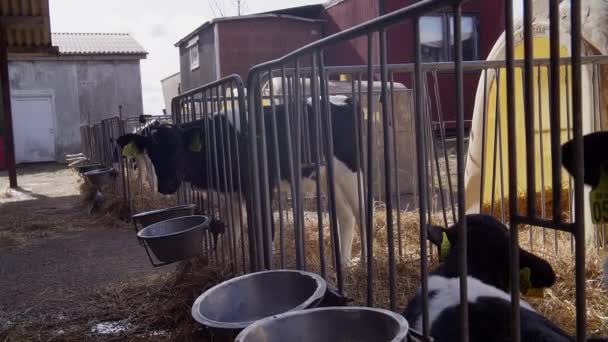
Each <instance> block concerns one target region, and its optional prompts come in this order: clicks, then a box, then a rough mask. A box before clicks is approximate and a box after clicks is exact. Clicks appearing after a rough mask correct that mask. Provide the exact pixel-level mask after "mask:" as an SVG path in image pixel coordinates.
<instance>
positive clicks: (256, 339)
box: [235, 307, 409, 342]
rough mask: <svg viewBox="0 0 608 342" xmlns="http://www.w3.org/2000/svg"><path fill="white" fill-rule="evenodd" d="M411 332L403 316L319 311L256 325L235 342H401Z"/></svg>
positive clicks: (351, 309) (356, 310) (367, 311)
mask: <svg viewBox="0 0 608 342" xmlns="http://www.w3.org/2000/svg"><path fill="white" fill-rule="evenodd" d="M408 329H409V326H408V323H407V321H406V320H405V318H403V316H401V315H399V314H396V313H394V312H391V311H387V310H382V309H374V308H365V307H342V308H319V309H311V310H304V311H297V312H289V313H286V314H282V315H278V316H275V317H269V318H266V319H263V320H260V321H258V322H255V323H253V324H252V325H250V326H249V327H247V328H246V329H245V330H243V331H242V332H241V333H240V334H239V335H238V336H237V338H236V340H235V342H283V341H290V342H300V341H302V342H303V341H306V342H350V341H357V342H402V341H405V340H406V337H407V332H408Z"/></svg>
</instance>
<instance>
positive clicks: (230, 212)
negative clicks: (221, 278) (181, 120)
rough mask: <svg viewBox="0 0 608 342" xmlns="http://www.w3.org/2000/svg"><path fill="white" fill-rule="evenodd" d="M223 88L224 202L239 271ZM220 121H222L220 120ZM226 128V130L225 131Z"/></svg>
mask: <svg viewBox="0 0 608 342" xmlns="http://www.w3.org/2000/svg"><path fill="white" fill-rule="evenodd" d="M221 90H222V96H221V98H220V99H218V100H220V101H222V103H221V104H222V105H223V110H220V112H219V113H218V115H221V116H223V117H224V126H223V127H220V141H221V147H222V151H223V152H224V153H223V156H222V162H223V165H222V167H223V172H224V189H225V190H226V191H225V192H224V203H225V205H226V210H227V213H226V219H227V221H228V243H229V247H230V248H229V250H230V254H231V258H232V260H230V267H231V268H232V270H233V271H234V272H236V271H237V268H238V262H237V256H236V234H235V233H234V228H235V224H234V208H233V204H234V202H233V201H232V193H233V192H234V187H233V185H232V161H231V159H232V153H231V150H230V133H229V132H230V125H229V122H228V121H229V120H230V119H229V117H228V100H227V99H226V93H227V92H226V84H225V83H224V84H222V86H221ZM219 91H220V88H219V87H218V92H219ZM193 119H196V115H195V113H193ZM220 122H222V121H221V120H220ZM224 130H225V132H224Z"/></svg>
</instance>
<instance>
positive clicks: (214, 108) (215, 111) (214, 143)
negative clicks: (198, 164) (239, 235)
mask: <svg viewBox="0 0 608 342" xmlns="http://www.w3.org/2000/svg"><path fill="white" fill-rule="evenodd" d="M215 90H216V92H215V96H214V95H213V89H211V96H212V100H211V144H210V145H209V146H210V148H211V150H212V151H213V177H214V178H215V190H216V202H215V203H216V204H217V211H218V219H219V220H220V221H223V220H222V219H223V216H222V205H221V202H222V201H221V198H220V192H221V185H220V184H221V183H220V171H219V167H220V166H219V160H218V158H222V156H219V155H218V154H219V153H218V152H219V151H220V150H219V148H221V147H220V146H218V140H219V137H218V136H217V134H216V132H215V127H216V125H215V121H216V120H218V119H220V116H219V115H220V113H219V107H220V106H219V102H218V100H217V97H218V96H219V90H218V89H217V88H216V89H215ZM218 125H220V124H219V123H218ZM220 127H221V125H220ZM220 246H221V247H222V253H221V256H222V264H224V263H225V261H226V253H225V252H226V251H225V248H224V247H225V246H224V239H223V236H222V239H221V243H220Z"/></svg>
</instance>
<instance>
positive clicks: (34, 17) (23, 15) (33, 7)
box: [0, 0, 56, 53]
mask: <svg viewBox="0 0 608 342" xmlns="http://www.w3.org/2000/svg"><path fill="white" fill-rule="evenodd" d="M0 20H1V21H3V24H4V26H5V31H4V34H5V39H6V44H7V45H8V50H9V53H10V52H17V53H20V52H21V53H24V52H39V53H47V52H50V53H56V51H55V49H53V48H52V47H51V34H50V32H51V28H50V19H49V3H48V0H29V1H11V0H0Z"/></svg>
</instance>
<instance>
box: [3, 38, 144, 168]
mask: <svg viewBox="0 0 608 342" xmlns="http://www.w3.org/2000/svg"><path fill="white" fill-rule="evenodd" d="M52 44H53V46H56V47H57V48H58V51H57V52H54V53H37V54H18V55H9V78H10V90H11V103H12V110H13V130H14V135H15V157H16V162H17V163H23V162H44V161H63V158H64V156H65V155H66V154H72V153H77V152H79V151H80V148H81V141H80V139H81V137H80V124H81V122H95V121H100V120H102V119H105V118H108V117H111V116H115V115H117V114H118V111H119V106H120V107H122V111H123V112H124V113H127V114H139V113H142V112H143V105H142V86H141V74H140V60H141V59H145V58H146V54H147V52H146V51H145V50H144V49H143V48H142V47H141V45H139V44H138V43H137V41H135V39H133V37H131V36H130V35H129V34H123V33H52Z"/></svg>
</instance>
